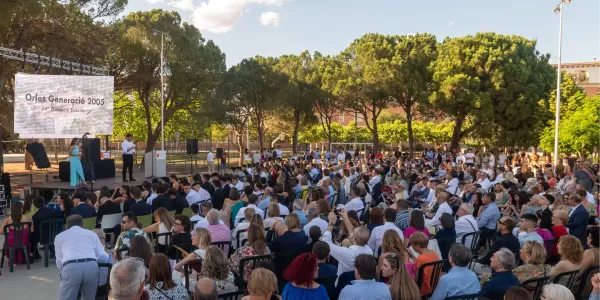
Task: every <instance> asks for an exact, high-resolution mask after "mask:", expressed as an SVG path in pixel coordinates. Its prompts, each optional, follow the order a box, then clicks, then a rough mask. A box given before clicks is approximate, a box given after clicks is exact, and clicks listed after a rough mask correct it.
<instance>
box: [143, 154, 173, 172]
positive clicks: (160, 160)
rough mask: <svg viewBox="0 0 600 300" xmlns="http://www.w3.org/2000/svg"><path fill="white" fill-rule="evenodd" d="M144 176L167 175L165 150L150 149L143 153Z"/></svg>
mask: <svg viewBox="0 0 600 300" xmlns="http://www.w3.org/2000/svg"><path fill="white" fill-rule="evenodd" d="M144 176H145V177H165V176H167V151H161V150H152V151H150V152H146V153H145V154H144Z"/></svg>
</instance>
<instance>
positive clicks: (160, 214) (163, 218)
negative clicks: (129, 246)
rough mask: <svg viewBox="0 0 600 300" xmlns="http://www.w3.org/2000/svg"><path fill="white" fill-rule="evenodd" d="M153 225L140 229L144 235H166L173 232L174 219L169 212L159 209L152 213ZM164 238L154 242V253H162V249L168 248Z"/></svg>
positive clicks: (162, 208)
mask: <svg viewBox="0 0 600 300" xmlns="http://www.w3.org/2000/svg"><path fill="white" fill-rule="evenodd" d="M154 221H155V222H154V224H152V225H150V226H148V227H146V228H144V229H142V231H143V232H145V233H153V232H155V233H167V232H171V231H172V230H173V227H174V225H175V219H174V218H173V217H172V216H171V214H170V213H169V211H168V210H167V209H166V208H164V207H159V208H158V209H157V210H155V211H154ZM168 246H169V245H167V241H166V237H164V236H160V237H158V239H157V241H156V250H157V251H156V252H161V253H163V252H164V250H165V249H164V248H165V247H168Z"/></svg>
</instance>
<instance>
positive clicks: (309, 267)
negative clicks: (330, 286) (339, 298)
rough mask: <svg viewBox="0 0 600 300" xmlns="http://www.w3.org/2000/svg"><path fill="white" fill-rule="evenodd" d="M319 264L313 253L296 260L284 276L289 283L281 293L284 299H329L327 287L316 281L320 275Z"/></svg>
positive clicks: (304, 254)
mask: <svg viewBox="0 0 600 300" xmlns="http://www.w3.org/2000/svg"><path fill="white" fill-rule="evenodd" d="M317 263H318V261H317V256H316V255H315V254H314V253H312V252H309V253H303V254H301V255H299V256H297V257H296V258H294V260H293V261H292V262H291V263H290V265H289V266H288V267H287V268H286V270H285V272H284V274H283V275H284V278H285V280H286V281H288V283H287V284H286V285H285V288H284V289H283V293H281V296H282V297H283V299H286V300H296V299H297V300H304V299H323V300H328V299H329V296H328V295H327V290H326V289H325V287H324V286H322V285H320V284H318V283H316V282H315V281H314V279H315V278H317V277H318V274H319V272H318V266H317Z"/></svg>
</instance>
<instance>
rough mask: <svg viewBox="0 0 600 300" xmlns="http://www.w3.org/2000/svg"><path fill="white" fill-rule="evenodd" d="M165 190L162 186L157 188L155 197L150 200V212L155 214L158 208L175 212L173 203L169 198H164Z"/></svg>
mask: <svg viewBox="0 0 600 300" xmlns="http://www.w3.org/2000/svg"><path fill="white" fill-rule="evenodd" d="M166 192H167V189H165V187H164V186H160V185H159V186H158V187H157V188H156V195H157V196H156V197H155V198H154V199H153V200H152V204H151V205H152V211H153V212H155V213H156V211H157V210H158V209H159V208H161V207H162V208H164V209H165V210H167V211H172V210H175V207H174V206H173V201H172V200H171V199H169V197H167V196H165V193H166Z"/></svg>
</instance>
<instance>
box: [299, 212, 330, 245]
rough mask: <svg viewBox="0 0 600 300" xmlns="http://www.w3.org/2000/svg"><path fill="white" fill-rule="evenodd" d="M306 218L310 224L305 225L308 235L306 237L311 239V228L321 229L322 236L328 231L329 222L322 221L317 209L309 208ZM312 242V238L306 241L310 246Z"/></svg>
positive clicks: (305, 231)
mask: <svg viewBox="0 0 600 300" xmlns="http://www.w3.org/2000/svg"><path fill="white" fill-rule="evenodd" d="M306 217H307V218H308V223H306V225H304V233H305V234H306V236H308V237H310V233H309V231H310V228H311V227H313V226H317V227H319V229H321V234H322V233H324V232H325V231H326V230H327V221H325V220H323V219H321V218H320V217H319V212H318V211H317V209H316V208H314V207H313V208H309V209H308V210H307V211H306ZM310 242H311V240H310V238H308V240H307V241H306V243H307V244H310Z"/></svg>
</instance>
